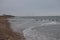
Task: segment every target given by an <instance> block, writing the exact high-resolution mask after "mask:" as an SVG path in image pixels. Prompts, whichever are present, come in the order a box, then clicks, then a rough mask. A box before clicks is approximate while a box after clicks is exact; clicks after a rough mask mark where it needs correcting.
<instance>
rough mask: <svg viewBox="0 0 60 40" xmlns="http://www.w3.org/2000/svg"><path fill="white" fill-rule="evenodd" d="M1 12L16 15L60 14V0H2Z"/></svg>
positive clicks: (0, 0)
mask: <svg viewBox="0 0 60 40" xmlns="http://www.w3.org/2000/svg"><path fill="white" fill-rule="evenodd" d="M0 12H1V14H11V15H16V16H52V15H60V0H0Z"/></svg>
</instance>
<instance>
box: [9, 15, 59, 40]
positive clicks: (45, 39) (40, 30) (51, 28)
mask: <svg viewBox="0 0 60 40" xmlns="http://www.w3.org/2000/svg"><path fill="white" fill-rule="evenodd" d="M9 22H10V23H11V28H12V29H13V30H14V31H16V32H23V33H24V36H25V37H26V40H60V16H40V17H39V16H35V17H15V18H13V19H9Z"/></svg>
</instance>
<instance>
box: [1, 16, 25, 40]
mask: <svg viewBox="0 0 60 40" xmlns="http://www.w3.org/2000/svg"><path fill="white" fill-rule="evenodd" d="M11 17H12V16H0V40H25V38H24V36H23V33H22V34H21V33H17V32H13V30H12V29H11V28H10V23H9V22H8V20H7V19H8V18H11Z"/></svg>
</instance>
